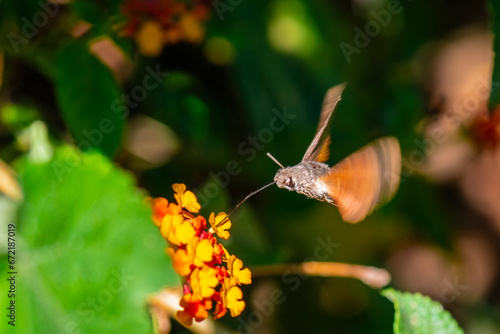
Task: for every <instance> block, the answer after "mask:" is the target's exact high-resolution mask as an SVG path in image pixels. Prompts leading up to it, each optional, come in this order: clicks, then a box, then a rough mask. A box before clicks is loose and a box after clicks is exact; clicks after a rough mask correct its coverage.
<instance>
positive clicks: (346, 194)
mask: <svg viewBox="0 0 500 334" xmlns="http://www.w3.org/2000/svg"><path fill="white" fill-rule="evenodd" d="M400 175H401V150H400V147H399V142H398V140H397V139H396V138H394V137H384V138H381V139H378V140H376V141H373V142H371V143H370V144H368V145H366V146H365V147H363V148H361V149H360V150H358V151H356V152H354V153H353V154H351V155H349V156H348V157H347V158H345V159H344V160H342V161H341V162H339V163H338V164H337V165H335V166H333V167H332V168H331V169H330V171H329V172H328V174H326V175H325V176H323V177H322V178H321V179H320V181H323V182H324V183H325V185H326V186H327V187H328V194H329V195H330V196H331V197H332V198H333V199H334V201H335V204H336V205H337V207H338V209H339V212H340V215H341V216H342V219H344V220H345V221H347V222H349V223H357V222H359V221H361V220H363V219H365V217H366V216H367V215H369V214H370V213H371V212H372V211H373V210H374V209H375V208H376V207H377V206H378V205H382V204H384V203H387V202H388V201H389V200H391V199H392V197H393V196H394V194H395V193H396V191H397V189H398V187H399V182H400Z"/></svg>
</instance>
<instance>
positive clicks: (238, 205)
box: [227, 181, 276, 217]
mask: <svg viewBox="0 0 500 334" xmlns="http://www.w3.org/2000/svg"><path fill="white" fill-rule="evenodd" d="M275 183H276V182H274V181H273V182H271V183H269V184H266V185H265V186H263V187H262V188H260V189H257V190H255V191H253V192H251V193H250V194H248V195H247V197H245V198H244V199H243V200H242V201H241V202H239V203H238V204H237V205H236V206H235V207H234V209H233V211H231V212H230V213H229V214H228V215H227V217H229V216H230V215H231V214H232V213H233V212H234V211H236V209H238V208H239V207H240V205H242V204H243V203H245V201H246V200H247V199H249V198H250V197H252V196H253V195H255V194H256V193H258V192H259V191H261V190H264V189H266V188H267V187H269V186H270V185H273V184H275Z"/></svg>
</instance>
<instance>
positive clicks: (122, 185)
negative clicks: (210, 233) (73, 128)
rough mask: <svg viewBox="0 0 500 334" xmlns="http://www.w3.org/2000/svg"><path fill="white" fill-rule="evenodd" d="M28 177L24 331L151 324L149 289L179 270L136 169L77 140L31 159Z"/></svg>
mask: <svg viewBox="0 0 500 334" xmlns="http://www.w3.org/2000/svg"><path fill="white" fill-rule="evenodd" d="M19 177H20V181H21V184H22V187H23V189H24V194H25V200H24V204H23V205H22V206H21V208H20V210H19V215H18V222H17V224H16V225H17V236H16V239H17V243H16V245H17V246H16V247H17V249H16V261H17V262H16V265H15V270H16V271H17V273H18V274H17V276H16V279H17V280H16V292H17V293H16V298H15V300H16V303H17V319H16V329H17V331H18V333H69V332H71V333H77V332H78V333H112V332H122V333H147V332H151V331H152V328H151V322H150V318H149V316H148V312H147V309H146V298H147V296H148V295H149V294H152V293H154V292H156V291H159V290H160V289H161V288H162V287H164V286H166V285H172V284H178V278H177V275H176V274H175V273H174V272H173V270H172V268H171V264H170V261H169V258H168V256H167V255H166V254H165V253H164V251H163V250H164V248H165V241H164V240H163V239H162V238H161V236H160V234H159V232H158V229H157V227H156V226H155V225H154V224H153V223H152V221H151V218H150V217H151V210H150V209H149V207H148V205H146V203H145V201H144V198H145V194H144V193H142V192H141V191H138V190H137V188H136V187H135V185H134V179H133V178H132V177H131V176H130V175H128V174H126V173H124V172H123V171H120V170H119V169H117V168H116V167H114V166H113V165H112V164H111V163H110V162H109V161H108V160H107V158H105V157H104V156H102V155H100V154H98V153H90V154H80V153H78V152H76V151H75V150H74V149H71V148H67V147H66V148H62V149H59V150H57V151H56V153H55V156H54V158H53V159H52V160H51V161H49V162H47V163H45V164H34V163H30V162H28V161H25V162H23V163H22V164H21V166H20V168H19ZM1 262H2V263H3V264H4V265H2V267H0V269H1V270H2V277H6V275H7V273H6V272H7V268H6V266H5V264H6V263H7V259H6V258H5V256H4V257H3V258H2V259H1ZM7 283H8V282H7V281H6V280H5V279H2V281H1V283H0V287H1V288H2V291H7ZM1 296H2V297H0V299H2V300H0V302H1V305H6V303H7V300H6V298H7V296H6V294H4V293H2V294H1ZM2 326H3V328H2ZM8 327H10V326H8V325H7V323H6V321H2V322H1V325H0V332H2V333H5V332H6V331H5V329H6V328H8Z"/></svg>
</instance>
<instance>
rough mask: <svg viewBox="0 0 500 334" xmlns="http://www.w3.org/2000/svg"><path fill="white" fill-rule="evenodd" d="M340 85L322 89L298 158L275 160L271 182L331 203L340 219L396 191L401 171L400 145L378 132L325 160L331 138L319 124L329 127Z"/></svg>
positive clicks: (358, 216)
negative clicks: (287, 163) (311, 131)
mask: <svg viewBox="0 0 500 334" xmlns="http://www.w3.org/2000/svg"><path fill="white" fill-rule="evenodd" d="M344 87H345V84H340V85H338V86H335V87H333V88H330V89H329V90H328V91H327V92H326V95H325V98H324V100H323V105H322V110H321V116H320V120H319V123H318V127H317V129H316V134H315V135H314V139H313V141H312V142H311V144H310V145H309V147H308V149H307V151H306V153H305V154H304V157H303V158H302V161H301V162H300V163H298V164H297V165H295V166H291V167H283V166H282V165H281V164H279V165H280V166H281V167H282V168H281V169H279V170H278V171H277V172H276V175H275V176H274V182H273V183H276V185H277V186H278V187H279V188H283V189H288V190H290V191H295V192H297V193H299V194H303V195H306V196H307V197H309V198H313V199H317V200H319V201H322V202H327V203H330V204H333V205H335V206H337V208H338V210H339V212H340V215H341V216H342V219H344V220H345V221H347V222H350V223H357V222H359V221H361V220H363V219H365V217H366V216H367V215H369V214H370V213H371V212H372V211H373V210H374V208H375V207H377V206H378V205H381V204H384V203H386V202H388V201H389V200H390V199H391V198H392V197H393V196H394V194H395V193H396V191H397V189H398V186H399V180H400V174H401V151H400V148H399V142H398V140H397V139H396V138H395V137H383V138H380V139H378V140H375V141H373V142H371V143H369V144H368V145H366V146H364V147H363V148H361V149H360V150H358V151H356V152H354V153H352V154H351V155H349V156H348V157H346V158H345V159H343V160H342V161H340V162H339V163H338V164H336V165H334V166H333V167H330V166H328V165H327V164H326V163H325V161H326V160H328V158H329V156H330V143H331V140H330V134H329V133H328V132H326V131H325V129H327V128H328V127H329V124H330V121H331V119H332V114H333V111H334V110H335V107H336V105H337V103H338V102H339V101H340V98H341V94H342V91H343V90H344ZM271 157H272V156H271ZM273 160H275V159H273ZM275 161H276V160H275ZM276 162H277V161H276Z"/></svg>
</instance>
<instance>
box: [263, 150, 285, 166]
mask: <svg viewBox="0 0 500 334" xmlns="http://www.w3.org/2000/svg"><path fill="white" fill-rule="evenodd" d="M267 156H268V157H269V158H271V159H272V160H273V161H274V162H276V164H277V165H278V166H280V167H281V168H285V167H283V165H282V164H280V162H279V161H278V160H276V158H275V157H273V156H272V154H271V153H269V152H267Z"/></svg>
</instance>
